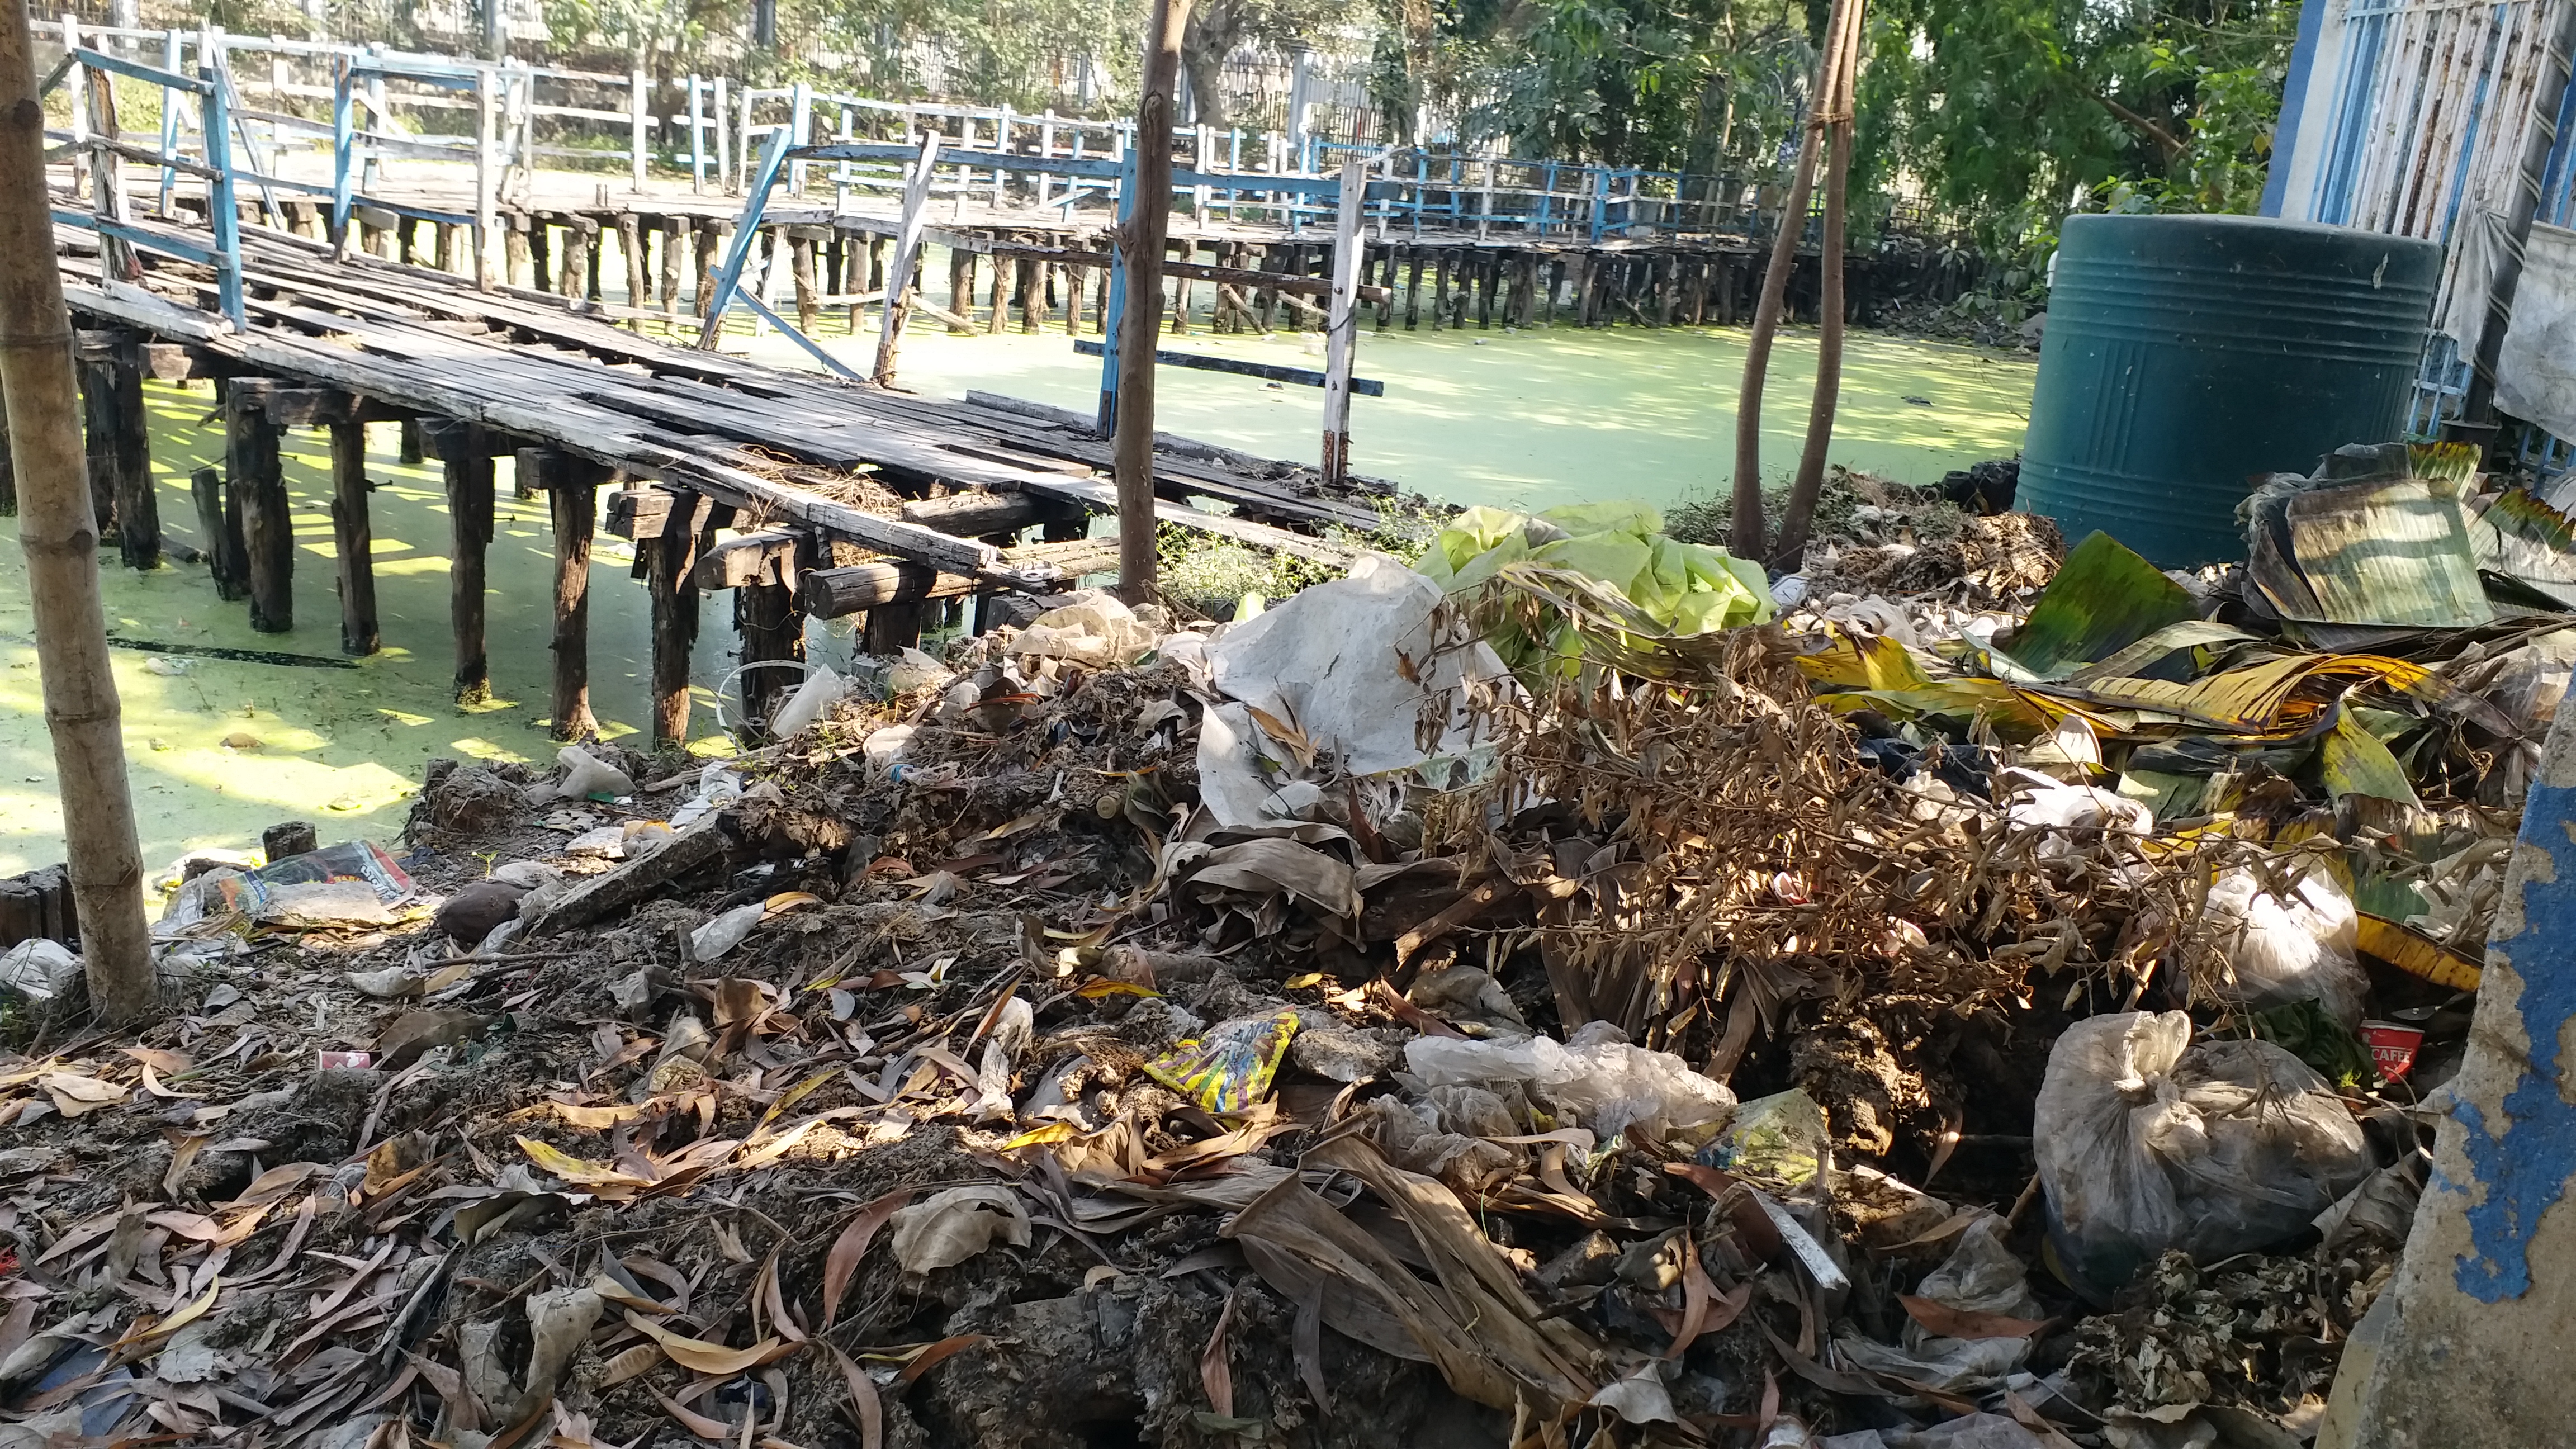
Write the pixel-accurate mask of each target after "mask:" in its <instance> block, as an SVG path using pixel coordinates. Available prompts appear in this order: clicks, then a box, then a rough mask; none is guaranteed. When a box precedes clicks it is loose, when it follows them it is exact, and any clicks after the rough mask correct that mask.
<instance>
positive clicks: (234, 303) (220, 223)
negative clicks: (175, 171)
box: [197, 65, 250, 332]
mask: <svg viewBox="0 0 2576 1449" xmlns="http://www.w3.org/2000/svg"><path fill="white" fill-rule="evenodd" d="M197 75H198V78H199V79H201V80H203V81H205V82H206V95H205V101H204V104H203V106H202V108H201V110H200V112H199V117H198V118H199V120H200V121H202V122H203V123H204V125H205V128H206V167H207V169H208V170H210V171H212V172H214V176H213V177H212V178H211V179H210V180H208V181H207V182H206V221H207V223H208V224H209V225H211V226H212V227H213V228H214V232H215V295H216V298H217V300H218V301H220V302H221V304H222V306H223V309H224V315H225V316H226V317H229V318H231V319H232V324H233V330H234V331H236V332H239V331H245V330H247V329H248V327H249V325H250V324H249V322H248V320H247V318H246V316H245V314H244V312H243V310H242V265H241V212H240V210H239V209H238V208H237V207H236V205H235V203H234V200H233V156H232V150H233V148H232V142H231V139H230V137H229V136H228V135H227V134H226V132H227V131H228V129H229V128H230V127H231V125H232V114H231V107H230V106H229V105H228V104H227V98H226V96H225V94H224V89H225V87H224V81H223V72H222V71H221V70H220V69H218V68H217V67H216V66H213V65H200V66H199V67H197Z"/></svg>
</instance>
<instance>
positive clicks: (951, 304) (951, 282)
mask: <svg viewBox="0 0 2576 1449" xmlns="http://www.w3.org/2000/svg"><path fill="white" fill-rule="evenodd" d="M948 310H949V311H950V312H951V313H954V314H955V315H956V316H957V317H958V318H959V319H960V321H957V322H951V323H949V324H948V330H949V331H950V332H952V333H965V334H972V333H973V331H974V329H973V328H971V327H967V326H965V325H963V319H964V318H965V317H967V316H968V315H969V314H971V313H972V312H973V311H974V310H975V254H974V253H973V252H970V251H968V250H966V249H965V248H964V247H951V248H949V251H948Z"/></svg>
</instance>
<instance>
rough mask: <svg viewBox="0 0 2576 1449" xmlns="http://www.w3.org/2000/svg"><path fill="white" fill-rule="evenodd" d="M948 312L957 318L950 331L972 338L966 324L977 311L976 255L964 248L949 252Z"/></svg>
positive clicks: (971, 330) (954, 248)
mask: <svg viewBox="0 0 2576 1449" xmlns="http://www.w3.org/2000/svg"><path fill="white" fill-rule="evenodd" d="M948 310H949V312H950V313H952V314H953V315H954V316H955V317H956V318H957V320H956V321H953V322H950V323H949V324H948V330H949V331H950V332H951V333H963V334H967V335H970V336H971V335H972V334H973V332H974V329H973V328H971V327H968V326H966V325H964V323H965V319H966V317H967V316H968V315H969V314H970V313H972V312H973V311H974V310H975V254H974V253H973V252H970V251H968V250H966V249H965V248H964V247H951V248H950V249H949V251H948ZM853 315H855V314H853Z"/></svg>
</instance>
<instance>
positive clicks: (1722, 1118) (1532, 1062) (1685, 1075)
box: [1404, 1022, 1735, 1140]
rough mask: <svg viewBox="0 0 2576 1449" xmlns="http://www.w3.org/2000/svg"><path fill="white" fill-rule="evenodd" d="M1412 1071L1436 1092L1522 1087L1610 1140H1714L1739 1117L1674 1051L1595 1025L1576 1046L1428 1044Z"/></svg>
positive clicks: (1728, 1096)
mask: <svg viewBox="0 0 2576 1449" xmlns="http://www.w3.org/2000/svg"><path fill="white" fill-rule="evenodd" d="M1404 1061H1405V1066H1406V1068H1407V1069H1408V1070H1410V1071H1411V1072H1412V1073H1413V1074H1414V1075H1415V1076H1416V1077H1419V1078H1420V1079H1421V1080H1422V1082H1423V1084H1424V1085H1425V1086H1428V1087H1433V1088H1438V1087H1452V1086H1482V1087H1492V1086H1495V1085H1496V1084H1498V1083H1518V1084H1520V1085H1522V1086H1524V1087H1526V1088H1528V1089H1529V1091H1530V1093H1531V1095H1533V1096H1535V1097H1538V1098H1540V1099H1541V1100H1543V1101H1545V1102H1546V1103H1547V1104H1548V1106H1549V1107H1551V1108H1552V1109H1554V1110H1555V1111H1556V1112H1558V1113H1559V1114H1561V1115H1563V1116H1566V1117H1570V1118H1572V1119H1573V1121H1574V1122H1575V1123H1577V1124H1579V1125H1581V1126H1584V1127H1588V1128H1590V1129H1592V1131H1593V1133H1594V1135H1596V1136H1598V1137H1600V1138H1603V1139H1605V1140H1606V1139H1608V1138H1612V1137H1616V1136H1618V1135H1619V1134H1620V1133H1621V1132H1623V1131H1625V1130H1627V1129H1628V1128H1629V1127H1631V1126H1635V1127H1639V1128H1642V1129H1644V1130H1645V1131H1646V1133H1647V1134H1648V1135H1650V1136H1653V1137H1657V1138H1665V1137H1674V1136H1692V1135H1694V1134H1697V1135H1702V1136H1704V1135H1706V1133H1708V1132H1711V1131H1714V1130H1715V1129H1717V1128H1719V1127H1722V1126H1724V1125H1725V1124H1726V1121H1727V1119H1728V1118H1729V1117H1731V1116H1733V1115H1734V1113H1735V1094H1734V1093H1733V1092H1730V1091H1728V1090H1727V1089H1726V1086H1725V1084H1724V1083H1721V1082H1718V1081H1715V1080H1713V1079H1711V1078H1710V1077H1708V1076H1706V1075H1705V1074H1703V1073H1701V1072H1699V1071H1697V1070H1695V1069H1694V1068H1693V1067H1692V1066H1691V1064H1690V1063H1688V1062H1686V1061H1683V1060H1682V1059H1681V1058H1680V1057H1677V1056H1674V1055H1673V1054H1672V1053H1670V1052H1658V1051H1648V1050H1646V1049H1645V1048H1644V1047H1637V1046H1630V1045H1629V1044H1628V1043H1627V1042H1626V1041H1624V1040H1622V1039H1621V1037H1620V1034H1619V1029H1618V1028H1617V1027H1614V1026H1611V1025H1609V1024H1608V1023H1606V1022H1592V1023H1589V1024H1587V1025H1585V1026H1584V1027H1583V1028H1582V1029H1580V1030H1578V1031H1576V1032H1575V1034H1574V1041H1573V1042H1572V1044H1570V1045H1565V1046H1560V1045H1558V1044H1557V1043H1556V1042H1555V1041H1554V1040H1552V1039H1550V1038H1548V1037H1543V1036H1540V1037H1531V1038H1529V1039H1527V1040H1525V1041H1513V1042H1498V1041H1479V1040H1474V1039H1464V1038H1451V1037H1421V1038H1417V1039H1416V1040H1414V1041H1412V1042H1409V1043H1407V1044H1406V1046H1405V1048H1404Z"/></svg>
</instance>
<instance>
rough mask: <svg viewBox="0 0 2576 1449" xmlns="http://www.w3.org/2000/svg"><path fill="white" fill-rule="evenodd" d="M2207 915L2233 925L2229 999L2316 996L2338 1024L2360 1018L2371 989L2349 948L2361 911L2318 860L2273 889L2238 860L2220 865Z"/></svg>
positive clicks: (2280, 1000) (2256, 1001)
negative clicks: (2232, 977)
mask: <svg viewBox="0 0 2576 1449" xmlns="http://www.w3.org/2000/svg"><path fill="white" fill-rule="evenodd" d="M2209 916H2210V921H2211V923H2212V924H2214V925H2216V926H2218V927H2219V928H2220V929H2222V930H2229V929H2232V930H2233V932H2234V934H2233V936H2232V937H2231V938H2230V939H2229V941H2228V950H2227V964H2228V966H2229V968H2230V969H2231V970H2233V971H2234V972H2235V975H2236V980H2235V983H2234V987H2233V990H2232V991H2230V992H2229V996H2230V999H2232V1000H2235V1001H2239V1002H2242V1003H2243V1004H2245V1005H2247V1006H2251V1007H2256V1008H2261V1007H2267V1006H2286V1005H2288V1004H2289V1003H2291V1002H2294V1001H2315V1002H2317V1003H2319V1004H2321V1005H2323V1006H2324V1007H2325V1009H2326V1013H2327V1014H2328V1015H2329V1016H2332V1017H2334V1018H2335V1019H2336V1020H2337V1021H2340V1022H2342V1023H2343V1024H2344V1025H2346V1026H2349V1027H2358V1026H2360V1025H2361V1019H2362V1016H2363V1015H2364V1011H2363V1008H2364V1006H2365V1004H2366V1003H2367V1002H2368V1000H2369V996H2370V978H2369V977H2368V976H2366V975H2364V974H2363V973H2362V969H2361V963H2360V961H2359V960H2358V959H2356V958H2355V956H2354V955H2353V947H2354V941H2355V939H2356V936H2357V933H2358V931H2359V929H2360V925H2361V917H2360V916H2359V915H2358V914H2357V913H2356V912H2355V911H2354V910H2353V905H2352V898H2351V897H2350V896H2347V895H2345V894H2344V892H2343V888H2342V887H2341V886H2339V885H2337V884H2335V881H2334V878H2333V877H2332V876H2330V875H2328V874H2326V872H2325V870H2324V869H2323V868H2322V867H2320V866H2314V865H2311V866H2307V867H2305V868H2304V869H2302V870H2300V871H2299V872H2298V875H2297V879H2296V881H2295V882H2294V883H2293V882H2289V881H2285V882H2284V883H2283V884H2282V885H2281V886H2279V887H2278V888H2276V889H2272V890H2266V889H2264V886H2263V881H2262V879H2261V878H2260V877H2259V876H2258V875H2256V873H2255V872H2254V871H2252V870H2251V869H2248V868H2246V867H2244V866H2237V867H2235V868H2234V869H2231V870H2228V871H2225V872H2223V873H2221V874H2220V876H2219V877H2218V879H2217V880H2215V881H2213V882H2211V884H2210V887H2209Z"/></svg>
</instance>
